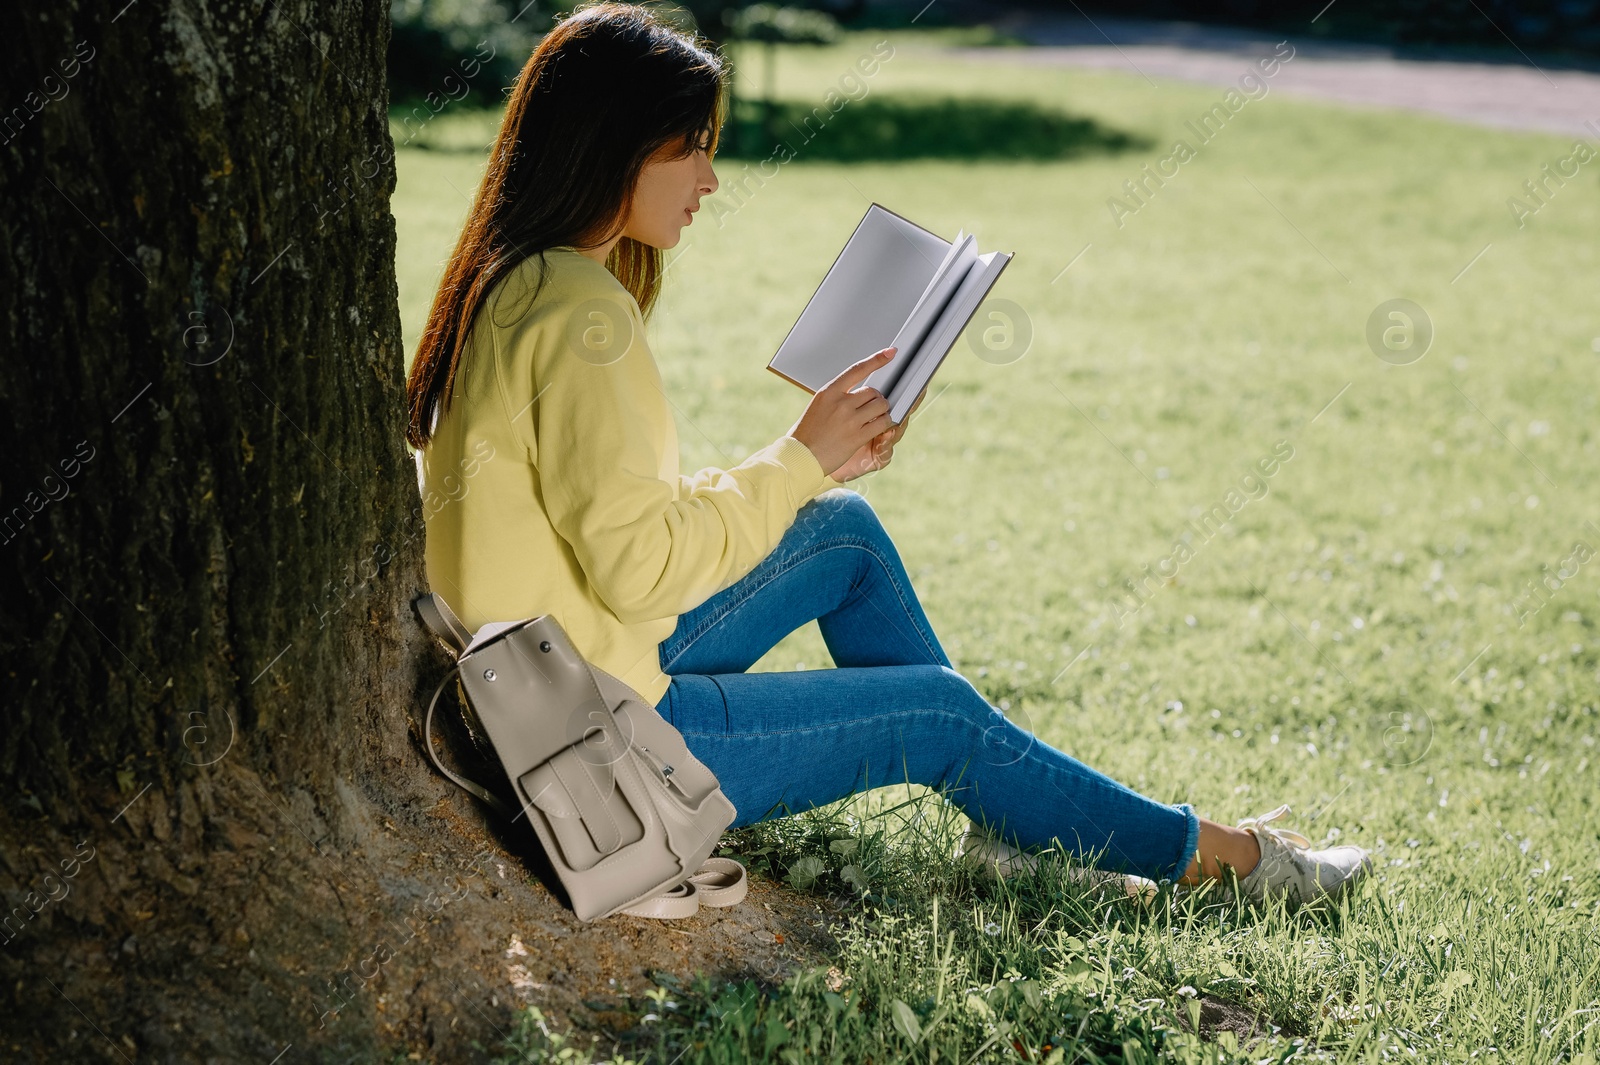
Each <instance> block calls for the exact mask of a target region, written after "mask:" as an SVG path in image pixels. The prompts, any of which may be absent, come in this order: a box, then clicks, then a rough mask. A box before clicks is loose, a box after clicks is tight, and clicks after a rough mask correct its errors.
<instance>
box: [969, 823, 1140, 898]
mask: <svg viewBox="0 0 1600 1065" xmlns="http://www.w3.org/2000/svg"><path fill="white" fill-rule="evenodd" d="M954 857H955V858H956V859H957V860H959V861H961V862H962V863H963V864H965V865H966V866H967V867H968V868H971V869H976V870H979V871H981V872H984V873H987V874H988V875H989V876H991V877H995V876H999V877H1009V876H1015V875H1016V874H1017V873H1020V872H1023V871H1028V872H1033V871H1034V870H1036V869H1038V867H1039V859H1038V856H1036V855H1032V854H1028V853H1026V852H1024V851H1020V850H1018V849H1017V848H1016V847H1013V846H1012V845H1011V844H1009V843H1007V842H1005V841H1004V840H999V839H994V838H992V837H991V836H989V835H988V834H987V833H985V832H984V831H983V830H982V829H981V828H979V827H978V826H977V824H976V823H975V822H972V821H971V820H969V821H968V823H967V831H966V834H965V835H963V836H962V837H961V841H960V842H959V843H957V844H956V850H955V855H954ZM1066 874H1067V879H1069V880H1071V881H1072V882H1073V883H1074V884H1082V885H1084V886H1086V887H1091V888H1097V889H1099V890H1098V892H1097V894H1098V895H1099V896H1100V897H1104V896H1105V894H1106V893H1107V892H1108V890H1120V891H1122V892H1123V893H1124V894H1126V895H1127V896H1128V897H1129V898H1132V899H1138V900H1140V901H1143V902H1148V901H1149V900H1150V899H1152V898H1154V897H1155V896H1156V894H1157V893H1158V891H1159V890H1160V889H1159V888H1158V887H1157V885H1156V882H1155V881H1154V880H1147V879H1145V878H1144V877H1142V876H1125V875H1123V874H1121V873H1108V872H1103V871H1101V870H1099V869H1086V868H1084V867H1083V866H1079V865H1068V866H1067V869H1066Z"/></svg>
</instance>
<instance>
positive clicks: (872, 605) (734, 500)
mask: <svg viewBox="0 0 1600 1065" xmlns="http://www.w3.org/2000/svg"><path fill="white" fill-rule="evenodd" d="M725 76H726V75H725V72H724V68H723V66H722V63H721V61H720V60H719V59H718V57H716V56H715V55H713V54H711V53H709V52H708V51H706V50H705V49H704V48H703V47H701V46H700V44H699V43H698V42H697V41H696V40H695V39H693V38H691V37H689V36H687V35H685V34H683V33H681V32H679V31H677V30H675V29H673V28H672V27H670V26H669V25H667V24H665V23H663V22H662V21H659V20H658V19H657V18H656V17H655V16H653V15H652V14H650V13H649V12H647V11H646V10H644V9H642V8H638V7H633V6H629V5H624V4H616V3H601V4H595V5H592V6H587V7H583V8H580V9H578V10H577V11H575V12H574V13H573V14H572V15H571V16H569V17H568V18H566V19H565V20H564V21H562V22H561V23H559V24H558V25H557V26H556V28H555V29H554V30H553V31H552V32H551V33H550V34H549V35H548V36H546V37H545V39H544V40H543V41H542V42H541V43H540V45H539V46H538V48H537V49H536V50H535V51H534V53H533V56H532V57H531V58H530V59H529V60H528V63H527V66H526V67H524V68H523V71H522V74H521V75H520V77H519V78H518V80H517V83H516V86H515V89H514V91H513V92H512V95H511V98H510V101H509V103H508V105H507V107H506V113H505V119H504V122H503V125H502V126H501V129H500V134H499V137H498V139H497V140H496V142H495V145H494V149H493V154H492V156H491V158H490V160H489V163H488V167H487V169H486V172H485V174H484V178H483V182H482V185H481V187H480V188H479V190H478V194H477V196H476V198H475V199H474V201H473V205H472V209H471V212H470V214H469V215H468V218H467V222H466V225H465V228H464V229H463V231H462V234H461V238H460V241H459V242H458V244H457V246H456V249H455V252H454V254H453V255H452V256H451V257H450V259H449V261H448V263H447V265H446V268H445V273H444V278H443V280H442V282H441V284H440V286H439V291H438V294H437V296H436V297H435V299H434V303H433V308H432V311H431V313H430V315H429V318H428V324H427V328H426V331H425V332H424V334H423V337H422V341H421V343H420V345H419V347H418V351H417V355H416V359H415V362H414V363H413V365H412V368H411V373H410V378H409V380H408V382H407V399H408V407H409V425H408V427H407V433H406V436H407V439H408V440H409V441H410V443H411V444H412V445H413V446H415V447H416V448H417V449H418V454H417V460H418V476H419V484H420V488H421V490H422V493H423V498H424V500H425V502H426V506H425V520H426V526H427V556H426V557H427V573H428V580H429V583H430V585H431V586H432V588H433V590H434V591H435V592H436V593H437V594H439V595H441V596H443V597H444V599H445V600H446V601H447V602H449V603H450V605H451V606H452V607H453V608H454V609H455V610H456V612H457V613H458V614H459V615H460V617H461V618H462V620H463V621H464V622H465V623H466V624H467V625H468V626H469V627H471V628H473V629H476V628H478V627H479V626H481V625H483V624H485V623H486V622H490V621H499V620H513V619H518V618H523V617H530V616H534V615H537V614H541V613H550V614H554V615H555V616H556V619H557V620H558V621H559V622H560V623H561V625H562V627H563V628H564V629H565V630H566V632H567V634H568V635H569V636H570V638H571V639H572V641H573V644H574V645H575V646H576V647H577V648H578V649H579V650H580V651H581V652H582V653H583V654H584V655H585V656H586V657H587V658H589V659H590V661H592V662H594V663H595V664H596V665H597V666H599V667H600V668H601V669H604V670H606V671H607V672H609V673H611V674H613V675H615V676H617V677H619V678H621V679H622V680H623V681H625V682H626V683H627V684H629V685H630V686H631V687H632V688H634V690H636V691H637V692H638V693H640V695H641V696H643V697H644V698H645V699H646V700H648V701H649V702H650V703H652V704H653V705H655V706H657V707H658V709H659V710H660V712H661V714H662V716H663V717H665V718H666V719H667V720H669V721H671V722H672V723H673V724H674V725H675V726H676V727H677V728H678V730H679V731H680V732H682V734H683V736H684V739H685V740H686V741H687V743H688V744H689V747H690V748H691V749H692V750H693V751H694V753H695V755H696V756H697V757H699V758H700V759H701V760H702V761H704V762H705V764H706V765H707V766H709V767H710V768H711V770H712V772H714V773H715V774H716V775H717V778H718V779H719V780H720V782H721V784H722V788H723V790H724V792H725V793H726V794H727V796H728V797H729V799H730V800H732V802H733V803H734V805H735V807H736V808H737V810H738V819H737V820H736V821H735V825H744V824H750V823H752V822H756V821H760V820H763V819H765V818H768V817H773V816H780V815H782V814H785V813H793V812H796V811H799V810H803V809H807V808H809V807H812V806H816V805H822V804H826V803H829V802H833V801H835V800H838V799H841V798H843V797H845V796H847V795H849V794H851V793H852V792H854V791H857V790H860V789H865V788H874V787H881V786H884V785H887V784H894V783H902V782H910V783H916V784H925V785H931V786H936V787H940V788H943V789H945V793H946V794H947V796H948V797H949V798H950V799H951V800H952V801H954V802H955V803H956V804H957V805H958V806H959V807H960V808H961V809H962V811H963V812H965V813H966V814H967V815H968V816H969V817H970V818H971V819H972V821H973V822H975V824H974V826H973V828H972V830H971V831H970V832H969V833H968V837H967V839H965V840H964V841H963V843H962V849H963V852H964V854H965V856H966V857H967V858H968V859H969V860H971V859H978V860H981V861H989V862H993V863H995V865H991V866H990V868H991V871H992V870H993V869H994V868H995V866H996V865H998V866H999V867H1000V868H1001V869H1002V871H1006V870H1008V869H1009V868H1011V867H1015V866H1016V865H1019V864H1022V865H1025V864H1029V863H1030V862H1032V861H1034V860H1035V859H1033V858H1032V857H1031V855H1029V854H1027V853H1026V852H1025V851H1024V848H1031V847H1036V846H1048V845H1049V844H1050V843H1051V841H1052V840H1053V839H1059V840H1060V841H1061V842H1062V843H1063V844H1064V845H1065V846H1066V847H1068V848H1070V849H1073V850H1075V851H1076V852H1077V853H1078V854H1079V855H1083V856H1093V857H1095V858H1096V860H1097V864H1098V866H1099V867H1100V868H1101V869H1103V870H1107V871H1115V874H1116V875H1117V876H1118V877H1119V878H1120V877H1121V876H1131V877H1142V878H1147V879H1148V880H1168V881H1176V882H1180V883H1183V884H1190V885H1194V884H1199V883H1201V882H1203V881H1206V880H1210V879H1219V878H1222V877H1223V876H1224V874H1225V873H1227V874H1228V875H1229V879H1228V880H1227V882H1226V884H1225V886H1224V892H1225V893H1226V892H1231V891H1233V890H1238V891H1239V892H1240V893H1241V894H1243V895H1244V896H1245V897H1247V898H1249V899H1252V900H1255V901H1258V902H1259V901H1262V900H1265V899H1267V898H1269V897H1273V896H1277V895H1292V894H1293V895H1298V896H1299V898H1300V899H1301V900H1303V901H1310V900H1313V899H1322V898H1327V897H1331V896H1336V895H1338V894H1340V893H1342V892H1343V891H1344V890H1345V889H1346V888H1348V887H1349V886H1350V885H1351V884H1353V883H1354V882H1356V881H1357V880H1358V879H1359V878H1360V877H1361V875H1362V874H1363V873H1364V872H1365V871H1366V870H1367V869H1368V868H1369V863H1368V860H1367V858H1366V855H1365V853H1364V852H1363V851H1361V850H1360V849H1359V848H1356V847H1335V848H1332V849H1329V850H1322V851H1314V850H1311V849H1310V845H1309V842H1308V841H1306V840H1305V839H1304V837H1301V836H1299V835H1297V834H1295V833H1292V832H1287V831H1285V830H1283V829H1279V828H1273V827H1270V826H1269V824H1268V822H1270V821H1272V820H1273V819H1275V818H1277V817H1279V816H1281V815H1282V814H1283V813H1285V812H1286V811H1287V807H1280V808H1279V809H1277V810H1275V811H1273V812H1272V813H1271V814H1267V815H1265V816H1263V817H1260V818H1253V819H1250V820H1249V821H1246V822H1242V823H1241V825H1240V826H1239V827H1237V828H1230V827H1228V826H1225V825H1221V824H1217V823H1215V822H1212V821H1207V820H1204V819H1202V818H1199V817H1197V816H1196V815H1195V813H1194V811H1193V809H1192V808H1191V807H1190V806H1188V805H1187V804H1178V805H1168V804H1165V803H1160V802H1156V801H1154V800H1152V799H1149V798H1146V797H1145V796H1143V795H1140V794H1138V793H1136V792H1134V791H1132V790H1130V789H1129V788H1127V787H1125V786H1123V785H1122V784H1119V783H1118V782H1116V781H1114V780H1112V779H1110V778H1108V777H1106V776H1104V775H1103V774H1101V773H1098V772H1096V771H1095V770H1093V769H1090V768H1089V767H1087V766H1085V765H1083V764H1081V763H1079V762H1077V761H1075V760H1074V759H1072V758H1071V757H1069V756H1068V755H1066V754H1064V753H1062V752H1061V751H1058V750H1056V749H1054V748H1053V747H1051V746H1049V745H1048V744H1045V743H1044V742H1042V741H1040V740H1038V739H1037V738H1035V737H1034V736H1032V735H1031V734H1029V733H1028V732H1026V731H1025V730H1023V729H1020V728H1018V727H1017V726H1016V725H1014V724H1012V723H1011V722H1009V721H1007V720H1006V719H1005V717H1004V715H1002V714H1001V712H1000V711H999V710H998V709H996V708H995V707H993V706H991V705H989V703H988V702H987V701H986V700H985V699H984V698H983V696H982V695H981V694H980V693H979V692H978V690H977V689H976V688H974V687H973V686H972V684H971V683H970V682H968V681H967V679H966V678H965V677H963V676H962V675H961V674H960V673H958V672H956V671H955V669H953V668H952V667H951V665H950V660H949V658H947V657H946V655H945V652H944V649H943V648H942V647H941V646H940V643H939V639H938V637H937V636H936V635H934V632H933V629H932V627H931V626H930V625H929V623H928V619H927V617H926V616H925V615H924V613H923V610H922V606H921V604H920V603H919V602H918V600H917V595H916V592H915V591H914V590H913V588H912V587H911V581H910V579H909V578H908V577H907V576H906V571H905V568H904V566H903V565H902V564H901V561H900V557H899V554H898V552H897V551H896V549H895V546H894V544H893V543H892V542H891V541H890V539H889V536H888V534H887V533H886V532H885V531H884V529H883V526H882V525H881V524H880V523H879V521H878V518H877V515H876V514H875V513H874V512H873V510H872V508H871V506H869V505H868V503H867V502H866V500H865V499H864V498H863V497H862V496H861V495H859V494H858V493H856V492H854V491H852V490H850V489H846V488H844V487H843V485H844V483H845V482H847V481H850V480H852V479H854V478H856V477H859V476H861V475H862V474H864V473H866V472H869V471H872V470H881V469H883V468H884V467H886V466H887V465H888V464H889V462H890V461H891V459H892V457H893V454H894V448H895V445H896V444H897V443H898V442H899V441H900V440H901V439H902V437H903V435H904V433H905V431H906V425H907V423H906V421H902V422H901V424H899V425H897V426H891V425H890V424H889V421H888V416H887V413H886V412H887V409H888V404H887V402H886V401H885V399H884V397H883V396H882V395H881V394H880V393H879V392H878V391H877V390H875V389H871V388H866V387H858V386H861V383H862V381H864V380H865V378H866V377H867V375H868V374H869V373H870V372H871V371H872V370H874V369H876V368H877V367H878V366H880V365H882V364H883V362H884V361H885V360H886V358H887V357H888V355H889V354H890V353H889V352H888V351H880V352H877V353H875V354H872V355H868V356H867V357H865V358H863V359H861V360H860V361H859V362H857V363H855V364H854V365H853V366H851V367H850V368H849V369H847V370H846V371H844V372H843V373H841V374H840V375H839V376H838V377H837V378H836V379H834V380H833V381H832V382H831V383H830V384H828V385H827V386H826V387H825V388H823V389H821V390H820V391H818V392H816V393H815V394H814V395H813V396H812V397H811V400H810V402H809V403H808V404H807V406H806V409H805V411H804V412H803V413H802V414H801V415H800V417H799V419H798V420H797V421H795V423H794V424H793V425H792V426H790V428H789V431H788V432H787V433H786V434H784V435H783V436H781V437H779V438H778V439H777V440H775V441H773V442H772V443H771V444H768V445H767V446H765V447H763V448H761V449H759V450H757V451H756V452H754V453H753V454H752V455H750V456H749V457H748V458H746V459H745V460H744V461H743V462H741V463H739V464H738V465H736V466H733V467H732V468H729V469H718V468H715V467H708V468H706V469H703V470H700V471H698V472H697V473H695V474H693V475H691V476H685V475H682V474H680V473H679V471H678V441H677V436H676V432H675V427H674V420H673V406H672V403H671V402H670V401H669V399H668V397H667V396H666V394H665V392H664V391H663V388H662V381H661V376H660V373H659V371H658V369H657V366H656V363H655V360H654V357H653V356H652V354H651V351H650V349H649V347H648V345H647V343H646V338H645V317H646V315H648V314H649V312H650V310H651V307H652V306H653V304H654V303H655V301H656V297H657V295H658V293H659V291H660V286H661V280H662V264H663V250H664V249H667V248H671V247H674V246H676V245H677V243H678V241H679V238H680V236H681V235H682V231H683V228H684V227H685V226H687V225H689V224H690V223H691V222H692V221H693V216H694V212H695V211H696V210H698V209H699V207H700V204H701V201H702V199H703V198H704V197H705V196H708V195H710V194H711V193H713V192H715V191H716V188H717V178H716V175H715V174H714V173H713V172H712V168H711V157H712V155H713V153H714V152H715V150H716V140H717V132H718V130H719V128H720V127H721V124H722V111H723V107H724V106H725V104H724V101H725V91H724V78H725ZM920 401H921V400H920V398H919V400H918V402H919V403H920ZM913 409H915V408H913ZM812 619H816V620H817V622H818V624H819V626H820V628H821V630H822V637H823V639H824V640H825V641H826V643H827V646H828V650H829V651H830V652H831V653H832V655H833V659H834V663H835V665H836V667H837V668H835V669H822V670H810V671H797V672H787V673H770V672H768V673H749V672H747V670H748V669H749V668H750V666H752V665H753V664H754V663H755V662H756V661H757V660H758V659H760V658H761V657H762V655H764V654H765V653H766V652H767V651H768V650H769V649H770V648H771V647H772V646H773V645H774V644H775V643H777V642H778V641H779V640H781V639H782V638H783V637H784V636H785V635H786V634H788V633H789V632H791V631H793V630H794V629H796V628H798V627H799V626H801V625H803V624H805V623H806V622H808V621H811V620H812ZM978 824H981V825H983V826H984V827H983V828H982V829H980V828H978V827H977V825H978Z"/></svg>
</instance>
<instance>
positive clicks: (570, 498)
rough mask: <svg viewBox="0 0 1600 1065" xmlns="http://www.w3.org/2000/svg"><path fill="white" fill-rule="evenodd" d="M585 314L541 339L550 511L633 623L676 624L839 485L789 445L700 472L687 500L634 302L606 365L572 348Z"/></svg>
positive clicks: (540, 461)
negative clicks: (622, 341)
mask: <svg viewBox="0 0 1600 1065" xmlns="http://www.w3.org/2000/svg"><path fill="white" fill-rule="evenodd" d="M583 310H584V308H583V306H582V305H580V306H579V307H577V308H575V309H574V310H572V311H556V312H555V313H554V314H553V315H552V316H551V319H550V321H549V322H548V324H547V326H546V328H543V329H540V330H538V331H537V332H538V334H539V339H537V340H534V341H533V343H534V344H535V351H534V352H533V360H532V363H533V373H534V377H535V380H534V382H533V385H534V389H535V392H536V394H538V396H539V401H538V404H537V408H536V409H537V411H538V414H537V417H536V419H535V425H534V430H533V431H534V436H535V444H536V446H535V448H534V453H535V455H536V459H535V462H536V465H537V468H538V475H539V482H540V485H541V490H542V493H543V497H544V505H545V510H546V514H547V516H548V517H549V519H550V522H551V525H552V526H553V527H554V528H555V530H556V532H557V533H559V534H560V535H561V537H562V538H563V539H564V540H566V542H567V543H568V544H569V545H570V546H571V548H572V551H573V553H574V555H575V556H576V557H577V560H578V562H579V564H580V565H581V566H582V567H583V570H584V573H585V575H586V577H587V578H588V580H589V583H590V584H591V586H592V587H593V588H594V589H595V591H596V593H597V594H598V595H599V596H600V597H601V598H602V599H603V600H604V601H605V603H606V604H607V606H609V607H610V608H611V610H612V612H613V613H614V614H616V616H617V618H618V619H619V620H621V621H622V622H623V623H624V624H638V623H640V622H643V621H650V620H654V619H657V618H663V617H670V616H674V615H677V614H681V613H683V612H685V611H687V610H689V609H692V608H693V607H695V606H697V605H699V604H700V603H702V602H704V601H705V600H706V599H707V598H709V597H710V596H711V595H713V594H715V593H716V592H718V591H720V590H722V589H723V588H726V587H727V586H728V585H731V584H733V583H734V582H735V581H737V580H738V579H739V578H740V577H742V576H744V575H745V574H746V573H748V572H749V571H750V570H752V569H754V568H755V567H756V565H757V564H758V563H759V562H760V561H761V560H762V559H764V558H765V557H766V556H767V555H768V554H769V553H770V552H771V551H772V549H773V548H774V547H775V546H777V543H778V541H779V540H780V539H781V538H782V537H783V534H784V532H785V531H786V530H787V529H788V528H789V526H790V525H791V524H793V522H794V517H795V513H796V511H797V510H798V509H799V508H800V507H801V506H802V505H804V504H805V503H806V502H807V501H808V500H810V499H811V498H812V497H814V496H815V495H816V494H817V493H819V492H821V491H823V490H824V489H826V488H828V487H832V486H835V485H837V484H838V482H836V481H834V480H833V479H832V478H831V477H829V476H828V475H827V473H826V472H825V471H824V470H823V469H822V466H821V464H820V463H819V462H818V461H817V458H816V456H815V455H813V454H812V452H811V449H810V448H808V447H807V446H806V445H805V444H803V443H801V442H800V441H799V440H797V439H795V438H794V437H792V436H783V437H779V438H778V439H777V440H775V441H774V442H772V443H771V444H768V445H767V446H766V447H763V448H761V449H760V450H758V451H756V452H754V453H753V454H751V455H750V456H749V457H748V458H746V459H745V460H744V461H743V462H741V463H740V464H739V465H737V466H735V467H733V468H732V469H728V470H717V469H708V470H702V471H700V472H699V473H698V474H696V475H695V477H694V478H693V479H692V480H690V481H689V486H688V487H689V490H688V491H687V492H685V491H684V488H685V485H684V484H683V483H682V482H681V481H680V482H677V483H675V482H674V480H672V479H671V478H676V477H679V476H680V475H679V474H678V473H677V456H676V455H671V456H668V455H665V454H664V449H665V447H666V444H667V441H668V440H669V439H670V438H671V436H670V433H669V427H670V425H671V419H672V410H671V405H670V404H669V403H668V401H667V398H666V395H665V392H664V391H663V388H662V383H661V376H660V373H659V371H658V369H657V367H656V364H655V360H654V357H653V356H652V355H651V353H650V350H649V348H648V346H647V344H646V343H645V340H644V323H643V320H642V319H641V318H640V317H639V313H638V307H637V305H636V304H634V303H633V302H632V300H628V301H627V306H626V308H625V313H626V316H627V319H628V328H629V329H631V336H630V337H629V338H628V342H627V347H626V350H625V351H624V352H623V354H622V355H621V356H620V357H617V358H613V359H610V360H609V361H607V359H604V358H596V357H594V356H593V355H591V354H589V353H587V352H585V353H580V352H578V351H576V350H575V348H574V347H573V345H572V344H570V343H566V342H564V341H563V338H566V337H572V336H579V335H582V330H581V328H580V329H578V330H576V331H574V329H572V328H569V326H570V325H571V323H570V322H569V321H564V319H567V318H570V317H571V316H572V315H573V314H574V313H580V312H583ZM618 346H620V345H618ZM666 471H671V472H670V474H668V473H667V472H666ZM680 496H681V498H680Z"/></svg>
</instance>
